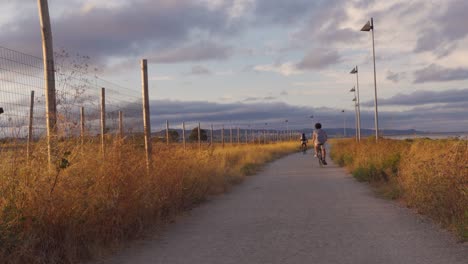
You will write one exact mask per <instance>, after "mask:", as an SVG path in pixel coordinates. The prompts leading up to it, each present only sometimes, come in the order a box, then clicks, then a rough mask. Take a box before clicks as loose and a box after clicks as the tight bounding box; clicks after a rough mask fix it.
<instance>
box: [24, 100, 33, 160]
mask: <svg viewBox="0 0 468 264" xmlns="http://www.w3.org/2000/svg"><path fill="white" fill-rule="evenodd" d="M33 119H34V91H31V102H30V105H29V126H28V145H27V154H26V155H27V160H28V161H29V158H30V156H31V144H32V140H33Z"/></svg>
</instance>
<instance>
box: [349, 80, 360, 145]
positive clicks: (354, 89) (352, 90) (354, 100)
mask: <svg viewBox="0 0 468 264" xmlns="http://www.w3.org/2000/svg"><path fill="white" fill-rule="evenodd" d="M349 91H350V92H354V99H353V102H354V113H355V114H356V118H354V120H355V123H354V125H355V126H356V142H359V140H358V134H359V133H358V110H357V103H356V101H357V99H356V88H354V87H353V88H351V90H349Z"/></svg>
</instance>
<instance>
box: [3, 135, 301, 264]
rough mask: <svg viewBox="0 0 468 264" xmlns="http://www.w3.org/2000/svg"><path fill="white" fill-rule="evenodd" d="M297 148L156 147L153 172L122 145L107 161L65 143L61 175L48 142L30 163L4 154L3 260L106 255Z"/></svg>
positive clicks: (90, 149) (93, 148)
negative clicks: (52, 166) (50, 159)
mask: <svg viewBox="0 0 468 264" xmlns="http://www.w3.org/2000/svg"><path fill="white" fill-rule="evenodd" d="M295 147H296V146H295V144H293V143H277V144H267V145H244V146H238V147H235V146H234V147H228V146H227V147H226V148H221V147H216V148H209V149H208V148H206V149H203V150H202V151H199V150H198V148H189V149H187V150H185V151H184V150H183V149H182V148H181V147H180V146H169V147H167V146H164V145H158V144H156V145H155V146H154V148H155V149H154V151H153V152H154V155H153V160H154V162H153V166H152V168H151V170H150V171H151V172H150V173H149V174H147V170H146V163H145V157H144V151H143V149H142V147H141V146H137V145H135V144H128V143H124V142H121V141H115V142H113V143H112V144H110V145H108V146H107V149H106V155H105V157H104V156H103V155H102V154H101V153H100V147H99V144H94V143H86V144H85V145H83V146H81V145H80V144H78V143H77V142H62V143H61V146H60V148H59V150H58V153H59V154H61V156H62V158H63V160H61V161H60V160H59V162H60V163H61V164H60V166H61V168H60V169H59V170H58V171H57V172H56V173H50V171H49V170H48V167H47V157H46V155H45V153H46V149H45V146H44V144H38V145H37V146H36V147H35V150H34V155H33V158H32V159H31V161H30V162H27V161H26V160H25V158H24V157H25V153H22V152H21V151H19V150H16V151H14V152H13V151H9V152H0V262H1V263H11V264H13V263H15V264H16V263H76V262H77V261H79V260H85V259H89V258H92V257H93V256H96V255H101V254H105V253H106V250H109V249H112V248H114V247H118V246H119V245H120V244H121V243H122V242H123V241H126V240H128V239H132V238H135V237H138V236H140V235H141V234H142V233H143V232H144V231H147V230H148V229H157V228H158V227H160V226H161V224H163V223H164V222H166V221H168V220H170V219H171V218H172V217H173V216H175V215H176V214H178V213H180V212H181V211H183V210H185V209H187V208H190V207H192V206H193V205H194V204H196V203H198V202H200V201H203V200H204V199H206V197H207V196H208V195H213V194H219V193H222V192H224V191H226V190H227V189H229V187H230V186H231V185H232V184H233V183H237V182H240V181H242V179H243V178H244V177H245V176H246V175H248V174H252V173H254V172H255V171H256V170H257V169H258V168H259V167H260V166H261V165H262V164H264V163H266V162H268V161H270V160H272V159H275V158H277V157H280V156H281V155H285V154H287V153H290V152H292V151H294V150H295Z"/></svg>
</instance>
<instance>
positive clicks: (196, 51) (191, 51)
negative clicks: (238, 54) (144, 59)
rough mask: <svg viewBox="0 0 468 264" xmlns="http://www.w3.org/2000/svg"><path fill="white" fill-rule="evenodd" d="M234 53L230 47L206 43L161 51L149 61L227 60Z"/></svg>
mask: <svg viewBox="0 0 468 264" xmlns="http://www.w3.org/2000/svg"><path fill="white" fill-rule="evenodd" d="M232 52H233V49H232V48H231V47H229V46H225V45H221V44H217V43H213V42H206V41H205V42H198V43H194V44H190V45H187V46H182V47H177V48H173V49H167V50H163V51H160V52H158V53H156V54H154V55H152V56H150V57H149V60H150V61H151V62H155V63H180V62H197V61H208V60H225V59H227V58H229V57H230V56H231V55H232Z"/></svg>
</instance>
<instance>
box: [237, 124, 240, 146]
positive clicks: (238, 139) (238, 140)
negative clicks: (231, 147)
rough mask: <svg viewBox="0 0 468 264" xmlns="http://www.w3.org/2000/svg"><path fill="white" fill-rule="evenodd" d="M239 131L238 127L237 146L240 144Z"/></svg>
mask: <svg viewBox="0 0 468 264" xmlns="http://www.w3.org/2000/svg"><path fill="white" fill-rule="evenodd" d="M239 133H240V130H239V127H237V145H239V144H240V134H239Z"/></svg>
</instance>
